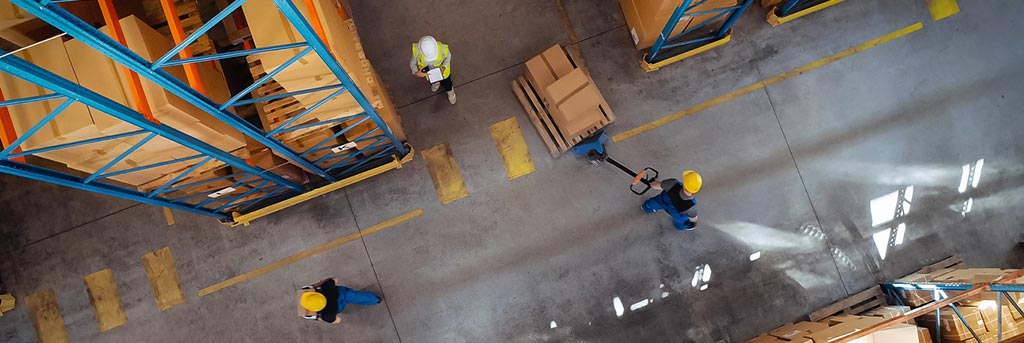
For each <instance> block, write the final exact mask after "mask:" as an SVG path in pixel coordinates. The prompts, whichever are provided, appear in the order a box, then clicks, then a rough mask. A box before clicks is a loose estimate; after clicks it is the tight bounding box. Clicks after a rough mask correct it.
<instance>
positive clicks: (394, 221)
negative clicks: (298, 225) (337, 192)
mask: <svg viewBox="0 0 1024 343" xmlns="http://www.w3.org/2000/svg"><path fill="white" fill-rule="evenodd" d="M421 215H423V209H418V210H415V211H411V212H407V213H405V214H402V215H400V216H397V217H394V218H391V219H388V220H385V221H383V222H380V223H379V224H377V225H374V226H371V227H369V228H366V229H363V230H360V231H359V232H356V233H353V234H349V235H345V236H344V237H341V238H338V239H335V240H333V241H330V242H327V243H324V244H321V245H318V246H316V247H313V248H312V249H309V250H306V251H302V252H300V253H298V254H295V255H292V256H288V257H285V258H283V259H280V260H277V261H275V262H273V263H271V264H268V265H265V266H263V267H259V268H256V269H254V270H252V271H250V272H248V273H245V274H242V275H239V276H235V277H233V278H230V279H227V280H224V281H221V282H218V283H216V284H213V285H211V286H209V287H206V288H203V289H201V290H199V296H200V297H205V296H207V295H210V294H211V293H214V292H217V291H219V290H222V289H225V288H228V287H231V286H233V285H235V284H238V283H241V282H244V281H246V280H249V279H252V278H255V277H257V276H260V275H263V274H266V273H269V272H272V271H274V270H277V269H280V268H282V267H285V266H287V265H290V264H293V263H295V262H298V261H301V260H304V259H306V258H309V257H312V256H314V255H317V254H320V253H323V252H325V251H328V250H331V249H334V248H337V247H340V246H342V245H345V244H346V243H349V242H352V241H354V240H357V239H359V238H360V237H366V236H369V235H371V234H373V233H375V232H378V231H382V230H384V229H387V228H389V227H393V226H395V225H398V224H401V223H404V222H406V221H408V220H410V219H413V218H416V217H419V216H421Z"/></svg>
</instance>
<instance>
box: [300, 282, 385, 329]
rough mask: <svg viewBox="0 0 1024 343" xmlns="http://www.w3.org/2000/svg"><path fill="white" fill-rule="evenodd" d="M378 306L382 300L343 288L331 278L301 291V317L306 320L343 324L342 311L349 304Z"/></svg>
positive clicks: (367, 293) (366, 293)
mask: <svg viewBox="0 0 1024 343" xmlns="http://www.w3.org/2000/svg"><path fill="white" fill-rule="evenodd" d="M350 303H351V304H359V305H376V304H379V303H380V298H379V297H377V295H376V294H373V293H370V292H361V291H356V290H352V289H351V288H348V287H345V286H342V285H341V284H340V283H338V279H335V278H333V277H329V278H326V279H324V280H323V281H320V283H317V284H315V285H308V286H303V287H302V289H300V290H299V315H300V316H302V317H303V318H306V319H312V320H317V319H319V320H322V321H325V322H328V323H331V324H338V323H341V316H340V314H341V311H342V310H344V309H345V305H348V304H350Z"/></svg>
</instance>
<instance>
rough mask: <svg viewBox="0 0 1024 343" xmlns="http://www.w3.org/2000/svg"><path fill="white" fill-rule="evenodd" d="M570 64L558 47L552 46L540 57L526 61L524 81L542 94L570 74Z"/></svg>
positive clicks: (571, 65)
mask: <svg viewBox="0 0 1024 343" xmlns="http://www.w3.org/2000/svg"><path fill="white" fill-rule="evenodd" d="M574 69H576V68H575V67H573V64H572V62H571V61H570V60H569V57H568V56H567V55H566V54H565V51H563V50H562V47H561V46H559V45H557V44H556V45H553V46H551V47H550V48H548V49H547V50H544V52H542V53H541V54H540V55H537V56H534V57H533V58H531V59H529V60H527V61H526V79H527V80H529V81H530V83H532V84H533V86H534V87H536V88H537V92H538V93H542V94H541V97H542V98H543V97H544V96H545V95H546V94H543V93H544V92H545V91H546V90H547V88H548V86H550V85H551V84H553V83H555V81H556V80H558V79H560V78H563V77H565V76H566V75H568V74H569V73H570V72H572V71H573V70H574Z"/></svg>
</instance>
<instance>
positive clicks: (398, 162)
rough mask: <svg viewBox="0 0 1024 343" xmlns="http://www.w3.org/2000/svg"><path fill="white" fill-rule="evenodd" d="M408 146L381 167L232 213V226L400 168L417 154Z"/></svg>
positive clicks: (247, 223)
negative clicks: (244, 210) (267, 203)
mask: <svg viewBox="0 0 1024 343" xmlns="http://www.w3.org/2000/svg"><path fill="white" fill-rule="evenodd" d="M406 148H409V153H408V154H406V155H405V157H403V158H402V159H398V157H397V156H394V155H392V161H391V162H388V163H386V164H384V165H381V166H379V167H376V168H373V169H370V170H367V171H364V172H362V173H359V174H356V175H353V176H350V177H348V178H345V179H343V180H338V181H337V182H334V183H331V184H328V185H326V186H323V187H320V188H317V189H314V190H311V191H309V192H306V193H302V194H299V195H296V196H293V197H291V198H288V199H285V200H282V201H280V202H276V203H274V204H271V205H270V206H267V207H264V208H261V209H259V210H256V211H253V212H249V213H246V214H240V213H237V212H236V213H232V214H231V215H232V216H233V219H234V223H231V226H238V225H246V226H248V225H249V223H250V222H252V221H253V220H256V219H259V218H263V217H265V216H268V215H270V214H273V213H275V212H277V211H280V210H283V209H286V208H289V207H291V206H295V205H298V204H301V203H303V202H306V201H308V200H310V199H315V198H317V197H319V196H321V195H324V194H327V193H330V192H333V191H336V190H339V189H342V188H344V187H347V186H350V185H352V184H355V183H356V182H359V181H363V180H366V179H369V178H371V177H374V176H377V175H380V174H383V173H384V172H387V171H390V170H392V169H400V168H402V165H404V164H406V163H409V161H412V158H413V156H415V155H416V150H413V148H412V147H410V146H406Z"/></svg>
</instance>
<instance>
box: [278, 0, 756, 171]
mask: <svg viewBox="0 0 1024 343" xmlns="http://www.w3.org/2000/svg"><path fill="white" fill-rule="evenodd" d="M685 1H689V0H685ZM748 1H753V0H748ZM274 3H275V4H277V8H278V9H279V10H280V11H281V14H283V15H284V17H285V18H287V19H288V21H289V22H291V23H292V26H294V27H295V29H296V30H297V31H299V34H301V35H302V37H303V38H305V39H306V42H307V43H308V44H309V46H310V47H311V48H313V50H314V51H316V54H317V55H319V56H320V59H322V60H323V61H324V63H325V64H327V67H328V68H330V69H331V72H333V73H334V76H335V77H337V78H338V80H339V81H341V84H343V85H344V86H345V88H346V89H348V90H349V93H350V94H352V98H354V99H355V100H356V102H358V103H359V106H361V107H362V108H363V110H364V111H366V114H367V115H369V116H370V118H372V119H373V121H374V122H375V123H377V126H378V127H380V128H381V129H382V130H383V131H384V135H385V136H387V137H388V139H390V140H391V145H393V146H394V147H395V150H396V151H398V154H399V155H403V156H404V155H405V154H406V149H405V146H404V145H402V142H401V141H399V140H398V138H396V137H395V135H394V133H393V132H391V129H390V128H388V124H387V123H385V122H384V120H383V119H381V117H380V115H378V114H377V110H376V109H374V108H373V104H370V101H369V100H367V99H366V96H364V95H363V92H362V91H361V90H360V89H358V88H357V87H356V85H355V83H353V82H352V78H350V77H349V76H348V74H347V73H345V70H344V69H342V68H341V65H340V64H338V61H337V60H336V59H335V58H334V56H333V55H331V52H330V50H329V49H327V46H326V45H325V44H324V42H323V41H321V40H320V38H319V37H318V36H317V34H316V32H314V31H313V27H311V26H309V22H307V21H306V19H305V18H303V17H302V14H301V13H299V10H298V9H297V8H295V4H294V3H292V1H291V0H274Z"/></svg>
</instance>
